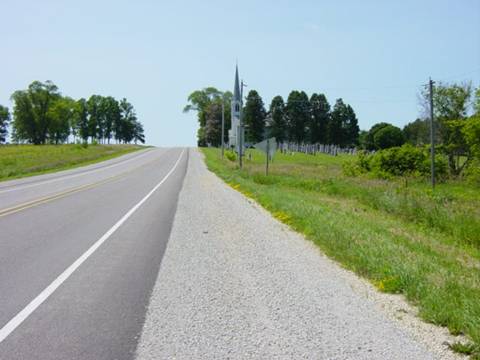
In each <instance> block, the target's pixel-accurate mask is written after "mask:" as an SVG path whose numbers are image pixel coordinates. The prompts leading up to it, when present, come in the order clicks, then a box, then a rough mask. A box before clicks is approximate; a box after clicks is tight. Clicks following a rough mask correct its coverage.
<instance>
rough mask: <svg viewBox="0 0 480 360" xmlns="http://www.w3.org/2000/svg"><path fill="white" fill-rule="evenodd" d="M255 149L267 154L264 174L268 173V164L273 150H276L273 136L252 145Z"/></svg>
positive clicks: (273, 152)
mask: <svg viewBox="0 0 480 360" xmlns="http://www.w3.org/2000/svg"><path fill="white" fill-rule="evenodd" d="M253 147H254V148H255V149H258V150H260V151H263V152H264V153H265V154H266V155H267V159H266V162H265V175H268V166H269V164H270V160H271V159H273V155H274V154H275V151H277V142H276V140H275V138H274V137H273V138H270V139H266V140H263V141H261V142H259V143H257V144H255V145H253Z"/></svg>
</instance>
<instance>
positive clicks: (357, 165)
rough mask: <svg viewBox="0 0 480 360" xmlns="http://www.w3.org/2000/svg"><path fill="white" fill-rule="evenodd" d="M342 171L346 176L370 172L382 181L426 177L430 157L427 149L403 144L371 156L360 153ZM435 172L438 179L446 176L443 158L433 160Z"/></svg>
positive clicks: (428, 170)
mask: <svg viewBox="0 0 480 360" xmlns="http://www.w3.org/2000/svg"><path fill="white" fill-rule="evenodd" d="M343 170H344V173H345V174H346V175H351V176H355V175H358V174H359V173H362V172H371V173H373V174H374V175H375V176H377V177H380V178H384V179H388V178H391V177H393V176H413V177H415V176H427V175H429V174H430V157H429V153H428V149H427V148H419V147H415V146H413V145H410V144H405V145H403V146H397V147H392V148H389V149H384V150H380V151H377V152H376V153H374V154H371V155H369V154H367V153H364V152H360V153H359V155H358V157H357V159H356V160H355V161H354V162H347V163H346V164H345V166H344V168H343ZM435 171H436V175H437V177H438V178H440V179H441V178H444V177H445V176H446V174H447V162H446V160H445V158H444V157H443V156H439V155H438V156H437V157H436V158H435Z"/></svg>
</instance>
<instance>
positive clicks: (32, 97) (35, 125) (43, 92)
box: [12, 81, 60, 144]
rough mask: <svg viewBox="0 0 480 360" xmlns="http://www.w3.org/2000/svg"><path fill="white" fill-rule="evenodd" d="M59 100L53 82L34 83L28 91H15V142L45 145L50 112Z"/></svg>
mask: <svg viewBox="0 0 480 360" xmlns="http://www.w3.org/2000/svg"><path fill="white" fill-rule="evenodd" d="M59 98H60V93H59V91H58V88H57V86H56V85H55V84H53V83H52V82H51V81H46V82H45V83H42V82H40V81H34V82H33V83H31V84H30V85H29V86H28V89H27V90H18V91H15V92H14V93H13V95H12V100H13V102H14V106H13V124H12V125H13V132H14V137H15V140H16V141H27V142H29V143H33V144H45V143H46V141H47V140H48V134H49V127H50V125H51V117H50V114H51V113H50V112H49V110H50V108H51V106H52V105H53V104H54V103H55V101H56V100H57V99H59Z"/></svg>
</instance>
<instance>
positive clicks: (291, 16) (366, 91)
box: [0, 0, 480, 146]
mask: <svg viewBox="0 0 480 360" xmlns="http://www.w3.org/2000/svg"><path fill="white" fill-rule="evenodd" d="M0 14H2V16H1V21H0V35H1V36H0V39H1V42H0V49H1V50H0V51H1V56H0V104H3V105H7V106H9V107H11V105H12V104H11V103H10V100H9V98H10V95H11V93H12V92H13V91H14V90H17V89H23V88H26V87H27V86H28V84H29V83H30V82H31V81H33V80H41V81H44V80H47V79H48V80H52V81H53V82H54V83H55V84H57V85H58V86H59V87H60V90H61V91H62V93H64V94H66V95H69V96H72V97H75V98H79V97H87V96H89V95H91V94H94V93H96V94H101V95H112V96H115V97H117V98H121V97H123V96H125V97H127V98H128V99H129V100H130V101H131V102H132V103H133V104H134V106H135V107H136V110H137V113H138V115H139V118H140V120H141V121H142V122H143V123H144V125H145V128H146V136H147V142H148V143H150V144H153V145H164V146H170V145H194V144H195V139H196V130H197V125H196V118H195V115H194V114H193V113H192V114H183V113H182V108H183V106H184V105H185V103H186V98H187V96H188V94H189V93H190V92H191V91H193V90H195V89H199V88H202V87H206V86H210V85H212V86H216V87H218V88H219V89H222V90H227V89H228V90H231V89H232V87H233V79H234V67H235V60H236V59H238V62H239V69H240V75H241V77H242V78H243V79H244V80H245V82H246V83H247V84H248V85H249V88H248V89H256V90H257V91H258V92H259V93H260V95H261V96H262V97H263V99H264V101H265V103H266V105H268V103H269V102H270V101H271V99H272V97H273V96H275V95H277V94H280V95H282V96H284V98H286V97H287V96H288V93H289V92H290V90H292V89H297V90H305V91H306V92H307V93H308V94H309V95H310V94H311V93H312V92H324V93H325V94H326V95H327V97H328V99H329V101H330V102H331V103H333V102H334V101H335V99H336V98H338V97H342V98H343V99H344V100H345V101H346V102H347V103H349V104H351V105H352V107H353V108H354V110H355V111H356V113H357V116H358V118H359V123H360V127H361V128H362V129H368V128H369V127H370V126H371V125H372V124H374V123H376V122H380V121H387V122H391V123H394V124H396V125H399V126H402V125H404V124H406V123H407V122H409V121H412V120H414V119H415V118H416V116H417V115H418V112H419V106H418V101H417V93H418V91H419V88H420V86H421V84H424V83H425V82H427V81H428V77H429V76H432V77H433V78H434V80H444V81H462V80H467V79H469V80H472V81H473V84H474V85H475V86H479V85H480V0H450V1H445V0H416V1H413V0H402V1H380V0H378V1H373V0H364V1H360V0H350V1H333V0H331V1H307V0H303V1H302V0H298V1H293V0H292V1H254V0H246V1H241V0H237V1H226V0H223V1H210V0H205V1H193V0H192V1H142V0H139V1H121V0H115V1H101V0H96V1H91V0H81V1H67V0H62V1H49V0H43V1H38V0H35V1H33V0H32V1H22V0H14V1H11V0H1V2H0ZM248 89H247V90H248Z"/></svg>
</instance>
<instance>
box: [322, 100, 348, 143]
mask: <svg viewBox="0 0 480 360" xmlns="http://www.w3.org/2000/svg"><path fill="white" fill-rule="evenodd" d="M346 112H347V106H346V105H345V103H344V102H343V100H342V99H337V101H336V102H335V105H334V106H333V111H332V113H331V115H330V121H329V122H328V126H327V135H328V136H327V142H328V143H329V144H333V145H342V144H344V142H345V131H344V129H343V122H344V119H345V118H346Z"/></svg>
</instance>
